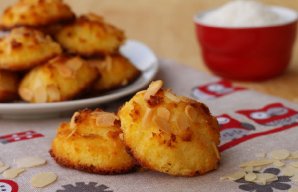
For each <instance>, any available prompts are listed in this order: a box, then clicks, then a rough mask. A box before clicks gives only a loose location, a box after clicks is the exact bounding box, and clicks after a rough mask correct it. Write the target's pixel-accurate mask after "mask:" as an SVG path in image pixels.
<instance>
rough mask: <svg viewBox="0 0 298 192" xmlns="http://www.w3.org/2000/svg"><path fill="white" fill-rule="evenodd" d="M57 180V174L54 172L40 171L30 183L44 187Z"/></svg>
mask: <svg viewBox="0 0 298 192" xmlns="http://www.w3.org/2000/svg"><path fill="white" fill-rule="evenodd" d="M56 180H57V175H56V174H55V173H53V172H45V173H38V174H36V175H34V176H33V177H32V178H31V180H30V184H31V186H32V187H36V188H42V187H45V186H47V185H50V184H52V183H53V182H55V181H56Z"/></svg>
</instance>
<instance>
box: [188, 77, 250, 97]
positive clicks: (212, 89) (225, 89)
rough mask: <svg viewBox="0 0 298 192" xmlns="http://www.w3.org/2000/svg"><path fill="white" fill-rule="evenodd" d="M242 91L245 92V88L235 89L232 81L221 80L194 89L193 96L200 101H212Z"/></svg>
mask: <svg viewBox="0 0 298 192" xmlns="http://www.w3.org/2000/svg"><path fill="white" fill-rule="evenodd" d="M241 90H245V88H243V87H235V86H233V85H232V83H231V82H230V81H226V80H220V81H217V82H213V83H208V84H206V85H202V86H199V87H196V88H193V89H192V96H193V97H194V98H196V99H199V100H210V99H216V98H219V97H222V96H225V95H228V94H231V93H234V92H236V91H241Z"/></svg>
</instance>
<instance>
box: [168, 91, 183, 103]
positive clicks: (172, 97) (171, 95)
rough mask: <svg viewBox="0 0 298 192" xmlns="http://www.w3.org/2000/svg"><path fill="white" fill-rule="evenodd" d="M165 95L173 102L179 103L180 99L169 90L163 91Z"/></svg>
mask: <svg viewBox="0 0 298 192" xmlns="http://www.w3.org/2000/svg"><path fill="white" fill-rule="evenodd" d="M165 97H166V98H168V99H169V100H171V101H173V102H174V103H179V102H180V99H179V97H177V96H176V95H174V94H172V93H171V92H170V91H166V92H165Z"/></svg>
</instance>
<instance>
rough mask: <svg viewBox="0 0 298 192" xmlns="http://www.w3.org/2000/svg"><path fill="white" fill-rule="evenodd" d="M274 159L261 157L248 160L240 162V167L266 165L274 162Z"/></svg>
mask: <svg viewBox="0 0 298 192" xmlns="http://www.w3.org/2000/svg"><path fill="white" fill-rule="evenodd" d="M273 162H274V160H272V159H260V160H253V161H247V162H245V163H242V164H240V167H258V166H264V165H269V164H272V163H273Z"/></svg>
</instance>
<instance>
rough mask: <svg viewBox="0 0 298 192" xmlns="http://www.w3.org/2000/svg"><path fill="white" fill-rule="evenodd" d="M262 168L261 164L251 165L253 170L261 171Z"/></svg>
mask: <svg viewBox="0 0 298 192" xmlns="http://www.w3.org/2000/svg"><path fill="white" fill-rule="evenodd" d="M262 169H263V167H262V166H257V167H253V170H254V171H261V170H262Z"/></svg>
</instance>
